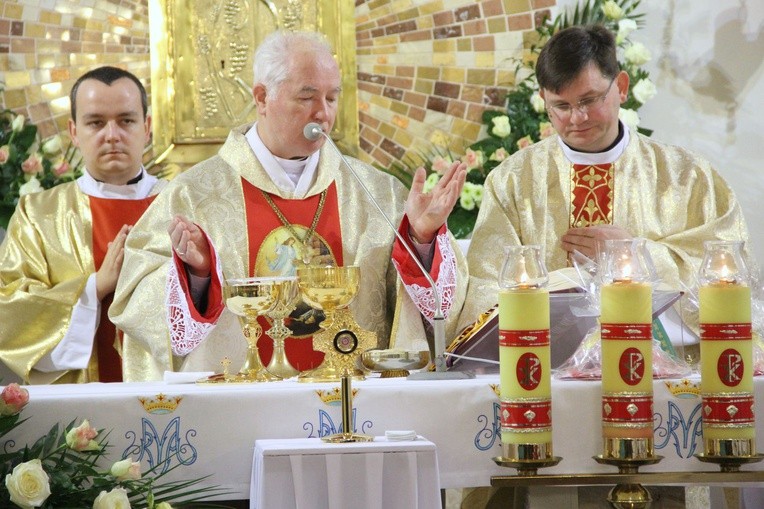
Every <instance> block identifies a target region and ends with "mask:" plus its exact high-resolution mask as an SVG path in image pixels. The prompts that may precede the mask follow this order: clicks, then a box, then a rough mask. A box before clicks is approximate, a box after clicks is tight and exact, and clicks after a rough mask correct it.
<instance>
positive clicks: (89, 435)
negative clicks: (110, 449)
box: [66, 419, 101, 452]
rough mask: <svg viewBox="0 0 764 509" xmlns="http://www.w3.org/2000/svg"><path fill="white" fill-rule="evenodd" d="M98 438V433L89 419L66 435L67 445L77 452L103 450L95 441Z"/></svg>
mask: <svg viewBox="0 0 764 509" xmlns="http://www.w3.org/2000/svg"><path fill="white" fill-rule="evenodd" d="M96 436H98V431H96V430H95V428H93V427H92V426H91V425H90V423H89V422H88V420H87V419H85V420H84V421H82V424H80V425H79V426H77V427H76V428H72V429H70V430H69V431H68V432H67V433H66V445H67V446H68V447H69V448H70V449H72V450H75V451H80V452H81V451H97V450H98V449H100V448H101V446H100V444H99V443H98V442H96V441H95V440H93V439H94V438H95V437H96Z"/></svg>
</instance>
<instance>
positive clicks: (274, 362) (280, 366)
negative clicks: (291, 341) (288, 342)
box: [265, 277, 300, 378]
mask: <svg viewBox="0 0 764 509" xmlns="http://www.w3.org/2000/svg"><path fill="white" fill-rule="evenodd" d="M273 279H276V280H277V283H276V286H277V298H276V304H275V305H274V306H273V307H272V308H271V309H270V311H268V312H267V313H266V314H267V316H268V317H269V318H271V319H273V325H271V328H270V329H268V331H267V332H266V334H267V335H268V336H270V337H271V339H273V356H272V357H271V362H269V363H268V367H267V368H265V369H267V370H268V372H269V373H271V374H273V375H276V376H278V377H279V378H291V377H293V376H296V375H298V374H299V373H300V372H299V371H298V370H297V369H295V368H294V367H293V366H292V365H291V364H290V363H289V360H288V359H287V356H286V351H285V350H284V340H285V339H286V338H288V337H289V336H291V335H292V331H291V330H290V329H289V327H287V326H286V325H284V319H285V318H286V317H287V316H289V314H290V313H291V312H292V311H293V310H294V308H295V306H296V305H297V301H298V300H299V298H300V287H299V286H298V284H297V278H296V277H281V278H273Z"/></svg>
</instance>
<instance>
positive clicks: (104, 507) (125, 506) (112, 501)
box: [93, 488, 130, 509]
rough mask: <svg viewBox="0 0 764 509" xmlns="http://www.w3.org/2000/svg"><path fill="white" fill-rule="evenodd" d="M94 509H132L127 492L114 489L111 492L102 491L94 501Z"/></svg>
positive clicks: (122, 489) (121, 489)
mask: <svg viewBox="0 0 764 509" xmlns="http://www.w3.org/2000/svg"><path fill="white" fill-rule="evenodd" d="M93 509H130V499H128V498H127V490H125V489H124V488H114V489H113V490H111V491H110V492H108V493H107V492H105V491H102V492H101V493H99V494H98V496H97V497H96V499H95V500H94V501H93Z"/></svg>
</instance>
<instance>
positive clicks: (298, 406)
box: [0, 375, 764, 499]
mask: <svg viewBox="0 0 764 509" xmlns="http://www.w3.org/2000/svg"><path fill="white" fill-rule="evenodd" d="M672 382H673V384H674V385H675V386H677V387H678V388H679V389H675V391H676V394H674V393H672V392H671V391H670V390H669V389H668V387H667V385H666V384H665V383H664V381H663V380H656V381H655V385H654V388H655V399H654V428H655V446H656V453H657V454H659V455H661V456H663V457H664V459H663V461H661V462H660V463H658V464H657V465H652V466H649V467H643V468H642V469H640V471H645V472H649V471H696V470H702V471H716V470H718V467H717V466H716V465H713V464H710V463H702V462H700V461H698V460H697V459H696V458H694V457H693V454H695V453H698V452H701V451H702V441H701V425H700V417H701V415H700V414H701V412H700V398H699V397H697V395H694V394H693V391H697V387H695V386H694V384H695V383H697V382H698V380H697V379H694V380H690V381H687V382H686V383H682V382H680V381H676V380H675V381H672ZM498 383H499V377H498V375H481V376H478V377H477V378H475V379H471V380H425V381H412V380H406V379H395V378H392V379H390V378H388V379H381V378H368V379H367V380H364V381H358V382H353V391H354V397H353V411H352V416H351V417H352V420H353V423H354V426H353V428H354V429H353V431H355V432H357V433H365V434H368V435H384V432H385V431H386V430H406V429H409V430H416V432H417V433H418V434H420V435H422V436H425V437H427V439H428V440H430V441H432V442H433V443H434V444H435V445H436V446H437V448H438V470H439V473H440V486H441V488H459V487H467V486H488V485H490V480H491V476H494V475H507V474H513V473H514V470H512V469H507V468H503V467H500V466H498V465H496V464H495V463H494V462H493V461H492V458H493V457H495V456H498V455H500V454H501V446H500V434H499V397H498V395H497V392H496V390H497V387H498ZM754 383H755V392H756V396H757V397H756V403H755V404H756V414H757V415H758V416H759V419H758V420H757V434H758V436H759V437H764V419H762V418H761V417H762V416H764V407H763V406H762V405H764V397H762V394H764V392H763V391H764V377H756V378H755V379H754ZM28 389H29V393H30V398H31V399H30V402H29V405H28V406H27V408H26V409H24V412H23V414H22V417H24V418H27V421H26V422H25V423H24V424H23V425H22V426H21V427H20V428H19V429H17V430H16V431H15V432H14V433H13V434H12V435H11V436H8V437H6V438H10V439H13V440H15V442H14V443H13V444H4V443H0V450H3V448H4V447H7V448H8V450H11V451H12V450H17V449H18V448H21V447H23V446H24V444H27V443H29V444H31V443H32V442H34V441H35V440H37V438H39V437H41V436H42V435H43V434H45V433H47V432H48V430H49V429H50V427H51V426H52V425H53V424H55V423H60V424H61V425H66V424H68V423H69V422H70V421H72V420H73V419H75V418H76V419H78V423H79V421H81V420H82V419H86V418H87V419H89V420H90V422H91V424H92V425H93V426H95V427H96V428H98V429H104V430H107V431H110V435H109V443H110V445H111V447H110V449H109V458H110V459H112V460H117V459H120V458H121V457H122V456H123V455H124V456H130V457H132V458H133V460H134V461H137V460H139V459H140V461H141V462H142V464H143V467H144V469H145V468H147V467H149V466H153V465H156V464H157V463H158V462H159V461H161V460H163V459H165V458H167V457H168V456H170V455H171V454H173V452H175V451H177V457H176V458H174V459H173V462H172V465H176V464H177V463H181V465H180V468H177V469H176V470H175V471H173V472H171V473H170V474H169V476H168V479H174V478H186V479H188V478H196V477H202V476H205V475H210V474H211V475H212V477H211V478H210V479H209V480H208V482H209V484H212V485H218V486H220V487H223V488H225V489H227V490H228V491H229V492H230V493H229V495H227V496H226V497H224V498H228V499H237V498H238V499H246V498H249V496H250V481H251V475H252V458H253V452H254V446H255V441H256V440H259V439H272V438H319V437H323V436H326V435H330V434H333V433H337V432H339V431H341V423H342V408H341V406H340V402H339V392H340V391H339V389H340V384H339V382H337V383H333V384H330V383H323V384H308V383H299V382H297V381H294V380H287V381H282V382H269V383H260V384H242V385H233V384H224V385H194V384H186V385H182V384H165V383H162V382H155V383H154V382H152V383H130V384H100V383H93V384H82V385H48V386H30V387H28ZM600 391H601V385H600V383H599V382H596V381H559V380H553V382H552V425H553V440H554V454H555V455H556V456H561V457H562V458H563V459H562V461H561V462H560V463H559V464H558V465H557V466H555V467H552V468H548V469H544V472H548V473H577V472H613V468H612V467H608V466H607V465H600V464H598V463H596V462H595V461H594V460H593V459H592V456H594V455H597V454H600V453H601V452H602V440H601V438H600V412H601V410H600ZM744 469H746V470H748V469H757V470H760V469H764V463H757V464H754V465H747V466H745V467H744Z"/></svg>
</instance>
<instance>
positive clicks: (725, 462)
mask: <svg viewBox="0 0 764 509" xmlns="http://www.w3.org/2000/svg"><path fill="white" fill-rule="evenodd" d="M705 450H706V452H705V453H700V454H696V455H695V457H696V458H698V459H699V460H700V461H702V462H704V463H716V464H717V465H719V468H720V470H721V471H722V472H740V467H741V466H743V465H748V464H751V463H758V462H760V461H761V460H763V459H764V454H757V453H756V452H755V450H756V446H755V444H754V440H753V439H752V438H723V439H712V440H706V441H705Z"/></svg>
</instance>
